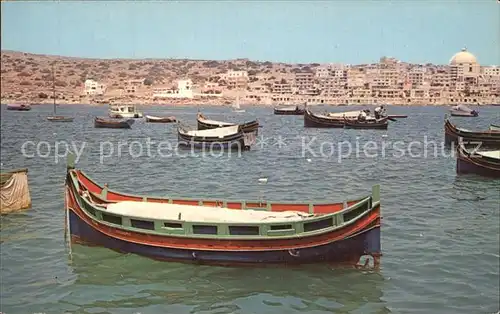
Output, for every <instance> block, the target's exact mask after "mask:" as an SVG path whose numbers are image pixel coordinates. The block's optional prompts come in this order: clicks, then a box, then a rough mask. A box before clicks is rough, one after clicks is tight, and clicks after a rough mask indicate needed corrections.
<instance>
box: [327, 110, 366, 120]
mask: <svg viewBox="0 0 500 314" xmlns="http://www.w3.org/2000/svg"><path fill="white" fill-rule="evenodd" d="M360 113H361V110H358V111H346V112H329V113H328V114H327V115H328V117H330V118H334V117H335V118H342V117H344V116H345V117H346V118H357V117H358V116H359V115H360Z"/></svg>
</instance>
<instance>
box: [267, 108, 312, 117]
mask: <svg viewBox="0 0 500 314" xmlns="http://www.w3.org/2000/svg"><path fill="white" fill-rule="evenodd" d="M305 111H306V110H305V109H301V108H299V106H295V107H284V108H274V114H276V115H296V116H302V115H304V112H305Z"/></svg>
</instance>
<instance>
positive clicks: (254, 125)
mask: <svg viewBox="0 0 500 314" xmlns="http://www.w3.org/2000/svg"><path fill="white" fill-rule="evenodd" d="M196 121H197V123H198V130H209V129H215V128H221V127H228V126H234V125H237V124H236V123H231V122H223V121H216V120H209V119H207V118H206V117H205V116H204V115H203V114H201V113H200V112H198V115H197V116H196ZM239 126H241V129H242V130H243V133H251V132H255V133H256V134H257V133H258V131H259V122H258V121H257V120H252V121H248V122H245V123H242V124H239Z"/></svg>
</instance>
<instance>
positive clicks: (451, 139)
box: [444, 118, 500, 148]
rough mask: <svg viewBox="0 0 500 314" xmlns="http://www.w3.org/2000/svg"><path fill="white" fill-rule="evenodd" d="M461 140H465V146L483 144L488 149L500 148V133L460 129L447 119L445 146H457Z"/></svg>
mask: <svg viewBox="0 0 500 314" xmlns="http://www.w3.org/2000/svg"><path fill="white" fill-rule="evenodd" d="M459 138H462V139H463V142H464V143H465V145H468V144H471V145H474V144H479V143H480V144H481V145H482V146H487V147H499V148H500V131H497V130H491V129H490V130H487V131H470V130H466V129H463V128H458V127H456V126H455V125H453V124H452V123H451V122H450V120H449V119H448V118H445V123H444V140H445V144H447V145H451V144H452V143H454V144H457V143H458V140H459Z"/></svg>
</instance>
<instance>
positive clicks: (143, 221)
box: [65, 157, 381, 267]
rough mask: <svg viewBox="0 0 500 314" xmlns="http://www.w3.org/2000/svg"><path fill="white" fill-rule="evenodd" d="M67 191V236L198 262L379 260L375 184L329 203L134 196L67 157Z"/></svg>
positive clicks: (74, 240)
mask: <svg viewBox="0 0 500 314" xmlns="http://www.w3.org/2000/svg"><path fill="white" fill-rule="evenodd" d="M70 158H71V157H70ZM73 158H74V157H73ZM65 197H66V202H65V203H66V213H67V225H66V228H67V231H68V234H69V235H70V236H71V242H72V243H82V244H91V245H100V246H103V247H107V248H109V249H113V250H118V251H121V252H125V253H133V254H139V255H143V256H147V257H150V258H155V259H160V260H169V261H180V262H194V263H203V264H218V265H242V264H247V265H250V264H260V265H262V264H305V263H325V262H328V263H339V264H351V265H359V264H364V265H368V264H370V262H371V264H372V266H373V267H378V266H379V264H380V256H381V246H380V187H379V186H378V185H377V186H374V187H373V188H372V193H371V195H367V196H365V197H361V198H356V199H354V200H351V201H345V202H341V203H331V204H318V203H300V204H297V203H278V202H266V201H262V200H261V201H230V200H216V199H210V200H208V199H205V200H201V199H200V200H197V199H181V198H160V197H147V196H134V195H128V194H123V193H119V192H115V191H112V190H109V189H108V187H106V186H105V187H102V186H100V185H98V184H97V183H95V181H93V180H92V179H90V178H89V177H88V176H87V175H85V174H84V173H83V172H82V171H80V170H77V169H75V168H74V164H73V163H72V162H71V161H69V162H68V171H67V177H66V196H65ZM368 266H370V265H368Z"/></svg>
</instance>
